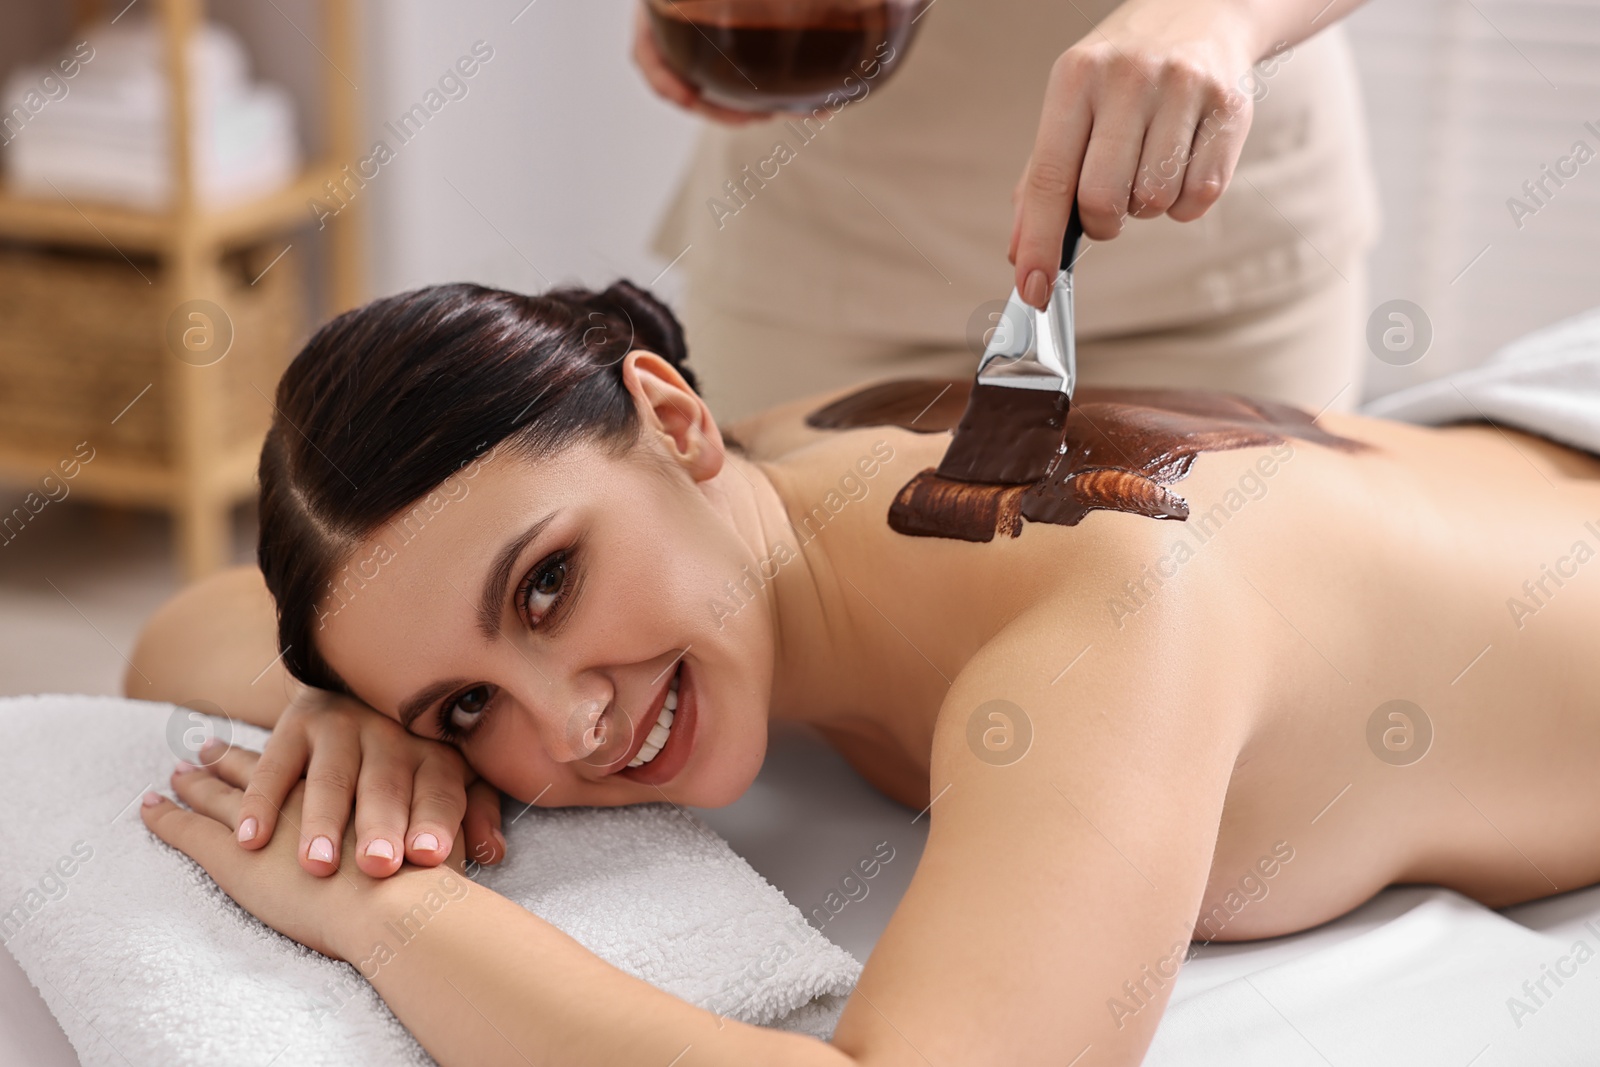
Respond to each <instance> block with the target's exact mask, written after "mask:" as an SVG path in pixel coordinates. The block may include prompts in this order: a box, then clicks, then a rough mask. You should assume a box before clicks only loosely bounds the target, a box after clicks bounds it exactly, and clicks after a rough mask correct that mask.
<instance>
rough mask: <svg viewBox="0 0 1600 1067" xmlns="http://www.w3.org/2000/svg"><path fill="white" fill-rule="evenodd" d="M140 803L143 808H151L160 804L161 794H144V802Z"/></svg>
mask: <svg viewBox="0 0 1600 1067" xmlns="http://www.w3.org/2000/svg"><path fill="white" fill-rule="evenodd" d="M141 803H142V804H144V806H145V807H147V808H153V807H155V806H156V805H157V804H159V803H161V794H160V793H146V794H145V795H144V800H143V801H141Z"/></svg>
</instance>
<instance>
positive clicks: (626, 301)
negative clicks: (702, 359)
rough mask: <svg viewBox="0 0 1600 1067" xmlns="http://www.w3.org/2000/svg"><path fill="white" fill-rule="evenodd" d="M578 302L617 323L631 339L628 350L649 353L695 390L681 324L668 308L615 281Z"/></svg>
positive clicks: (621, 280)
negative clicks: (633, 349) (647, 351)
mask: <svg viewBox="0 0 1600 1067" xmlns="http://www.w3.org/2000/svg"><path fill="white" fill-rule="evenodd" d="M579 302H580V303H582V304H583V305H584V306H585V307H587V308H588V309H590V310H592V311H599V312H601V313H603V314H610V315H613V316H615V317H616V318H618V319H620V320H621V324H622V325H625V327H626V329H627V330H628V331H629V333H628V336H630V337H631V338H632V345H631V346H630V347H632V348H645V349H649V350H650V351H651V352H654V353H655V354H656V355H658V356H660V357H661V358H662V359H664V360H666V361H667V362H668V363H671V364H672V365H673V366H674V367H676V368H677V369H678V373H679V374H682V375H683V378H684V381H686V382H688V383H689V386H690V388H693V389H698V388H699V384H698V383H697V382H696V381H695V376H694V371H692V370H690V369H689V367H688V366H687V365H686V363H687V361H688V359H689V350H688V346H687V345H686V344H685V343H684V338H683V324H682V323H681V322H679V321H678V317H677V316H676V315H674V314H673V313H672V309H671V308H669V307H667V305H665V304H663V303H662V302H661V301H660V300H657V299H656V298H655V297H654V296H653V295H651V294H650V293H649V292H648V291H646V290H644V289H641V288H639V286H637V285H635V284H633V283H632V282H630V281H628V280H627V279H626V278H619V279H617V280H616V281H615V282H613V283H612V284H611V285H610V286H608V287H607V288H606V289H605V291H604V292H599V293H584V294H583V297H582V299H581V300H580V301H579Z"/></svg>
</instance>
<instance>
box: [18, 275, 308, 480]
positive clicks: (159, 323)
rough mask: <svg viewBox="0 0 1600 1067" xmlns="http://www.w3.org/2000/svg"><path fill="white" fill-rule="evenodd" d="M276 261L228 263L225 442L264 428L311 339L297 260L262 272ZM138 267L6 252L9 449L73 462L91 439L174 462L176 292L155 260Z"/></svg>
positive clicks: (115, 452) (222, 299)
mask: <svg viewBox="0 0 1600 1067" xmlns="http://www.w3.org/2000/svg"><path fill="white" fill-rule="evenodd" d="M274 254H276V250H275V249H271V248H260V249H251V250H247V251H244V252H239V253H235V254H232V255H230V256H228V257H227V258H225V259H224V260H223V261H222V292H221V294H220V295H219V296H218V297H217V298H216V302H217V304H219V305H220V306H221V307H222V308H224V309H225V310H226V312H227V315H228V317H229V319H231V321H232V324H233V343H232V346H231V347H230V348H229V349H228V351H227V354H226V355H225V356H224V357H223V358H222V359H220V360H219V361H217V362H216V363H214V364H212V365H211V366H210V367H209V368H208V372H209V373H215V374H217V375H218V376H219V377H220V379H221V386H220V389H219V390H218V394H219V396H220V407H221V411H220V412H219V413H218V415H217V417H216V418H215V419H214V420H213V425H214V426H215V427H216V428H217V433H218V440H217V441H216V442H215V443H216V445H218V446H219V447H224V448H226V447H228V446H237V445H240V444H241V443H242V442H244V441H245V440H247V439H258V438H259V437H260V435H261V434H262V433H263V432H264V431H265V429H266V427H267V424H268V422H269V421H270V417H271V412H272V407H271V404H270V402H269V400H268V398H269V397H271V396H272V394H273V389H274V387H275V386H276V384H277V381H278V376H279V375H280V374H281V373H282V372H283V368H284V367H285V366H287V364H288V361H289V359H290V358H292V356H293V355H294V352H295V349H296V348H297V346H298V345H299V344H300V343H301V342H302V341H303V339H304V329H305V326H304V319H305V312H304V298H303V289H302V286H301V283H300V276H299V272H298V270H297V268H296V264H295V262H294V259H295V257H294V256H293V255H290V256H285V257H283V258H282V259H281V260H279V261H278V262H277V263H273V264H272V266H271V269H270V270H267V271H266V273H265V274H264V275H262V274H260V272H261V271H262V270H263V269H265V268H266V267H267V265H268V264H269V263H271V262H272V256H273V255H274ZM135 262H136V263H137V269H135V267H133V266H131V265H130V264H129V262H128V261H127V260H125V259H123V258H122V257H121V256H118V255H107V256H101V255H91V254H84V253H81V252H66V251H44V250H37V249H6V248H0V447H5V446H11V447H14V448H22V449H27V450H29V451H36V450H43V451H46V452H60V453H61V454H63V455H65V454H70V452H71V450H72V446H73V445H74V444H75V443H76V442H79V441H82V440H85V439H89V440H92V441H93V442H94V447H95V449H96V452H97V454H104V455H112V456H116V457H118V458H120V459H126V460H130V461H142V462H146V463H158V464H167V463H170V462H171V461H172V459H173V457H172V454H171V453H172V449H171V448H170V442H171V439H172V434H173V431H172V429H171V427H172V426H173V425H174V421H175V420H174V419H172V418H171V417H170V414H171V413H170V412H169V407H168V397H169V393H170V389H169V387H168V384H167V382H168V379H167V371H168V367H167V364H168V363H169V362H170V361H172V360H174V359H177V358H178V357H177V356H176V355H174V354H173V351H172V349H171V348H170V347H169V344H168V339H167V337H168V319H169V317H171V315H172V312H173V309H172V308H170V307H168V306H167V305H168V303H169V302H170V290H168V289H167V288H166V287H165V286H164V285H163V284H162V281H163V279H162V275H161V270H162V268H161V266H160V265H159V264H158V263H157V262H155V261H154V260H149V259H145V260H137V261H135ZM141 274H142V276H141ZM258 275H260V277H259V279H258V280H256V282H255V284H254V285H252V284H250V282H251V280H252V279H256V278H257V276H258ZM146 279H148V281H147V280H146ZM146 386H150V388H149V390H148V391H145V392H144V395H143V396H140V393H141V391H143V390H145V387H146ZM135 397H139V399H138V402H137V403H134V404H133V405H132V406H131V407H129V406H128V405H129V403H130V402H131V401H133V400H134V398H135ZM119 413H120V414H119ZM113 420H115V421H113Z"/></svg>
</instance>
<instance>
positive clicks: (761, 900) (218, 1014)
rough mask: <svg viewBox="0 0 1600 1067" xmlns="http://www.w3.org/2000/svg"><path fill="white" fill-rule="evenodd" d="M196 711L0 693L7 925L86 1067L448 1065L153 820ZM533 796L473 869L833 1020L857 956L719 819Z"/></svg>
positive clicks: (732, 1001) (714, 976)
mask: <svg viewBox="0 0 1600 1067" xmlns="http://www.w3.org/2000/svg"><path fill="white" fill-rule="evenodd" d="M188 715H189V712H188V711H187V709H174V708H173V707H172V705H169V704H155V703H147V702H144V701H135V700H122V699H117V698H111V697H90V696H61V695H51V696H36V697H16V698H11V699H6V700H0V812H4V813H5V814H4V818H3V819H0V855H3V856H4V857H5V861H4V863H3V864H0V938H3V939H4V940H5V944H6V947H7V948H8V949H9V950H10V951H11V953H12V955H14V956H15V957H16V958H17V961H18V962H19V963H20V964H21V965H22V968H23V970H24V971H26V972H27V975H28V977H29V979H30V980H31V981H32V982H33V984H34V985H35V986H36V987H37V988H38V989H39V991H40V993H41V994H42V995H43V997H44V1000H45V1002H46V1003H47V1004H48V1005H49V1006H50V1010H51V1011H52V1012H53V1013H54V1014H55V1016H56V1018H57V1019H58V1020H59V1021H60V1023H61V1027H62V1029H63V1030H65V1031H66V1034H67V1036H68V1038H69V1039H70V1040H71V1041H72V1044H73V1047H74V1048H75V1049H76V1050H77V1052H78V1055H79V1057H80V1058H81V1059H82V1062H83V1063H84V1065H85V1067H98V1065H101V1064H104V1065H106V1067H113V1065H115V1067H129V1065H130V1064H131V1065H134V1067H144V1065H146V1064H150V1065H158V1067H187V1065H195V1067H200V1065H206V1067H210V1065H214V1064H236V1063H237V1064H243V1063H261V1064H264V1063H267V1062H269V1061H271V1062H273V1063H274V1065H275V1067H288V1065H291V1064H317V1065H321V1064H326V1065H329V1067H351V1065H363V1064H373V1065H378V1064H385V1065H388V1064H416V1065H425V1064H430V1063H432V1062H433V1061H432V1059H431V1058H430V1057H429V1056H428V1055H427V1054H426V1053H425V1052H424V1051H423V1050H422V1048H421V1046H419V1045H418V1044H417V1043H416V1041H415V1040H414V1039H413V1038H412V1037H411V1035H410V1034H409V1033H408V1032H407V1031H406V1030H405V1028H404V1027H403V1026H401V1025H400V1023H399V1022H398V1020H396V1019H395V1018H394V1016H393V1015H392V1014H391V1013H390V1012H389V1010H388V1008H387V1007H386V1006H385V1005H384V1004H383V1002H382V1000H381V999H380V998H379V997H378V996H377V994H376V993H375V992H374V991H373V989H372V987H371V986H370V985H368V984H367V983H366V982H365V981H364V980H362V979H361V978H360V976H359V974H358V972H357V971H356V970H355V968H353V967H351V966H349V965H348V964H344V963H339V962H335V961H333V960H329V959H327V958H325V957H323V956H320V955H318V954H317V953H315V952H313V951H311V950H310V949H307V948H304V947H302V946H300V945H297V944H296V943H294V942H293V941H291V940H290V939H288V938H286V937H283V936H281V935H280V934H278V933H276V932H275V931H273V930H272V929H271V928H269V927H267V926H265V925H264V924H262V923H260V922H258V921H257V920H256V919H255V918H254V917H252V916H251V915H250V914H249V913H248V912H246V911H245V910H244V909H242V908H240V907H239V906H238V905H237V904H235V903H234V902H233V901H232V900H231V899H230V898H229V897H228V896H227V895H226V894H225V893H223V892H222V890H221V889H220V888H218V887H217V885H216V883H215V882H213V881H212V880H211V878H210V877H209V876H208V875H207V874H206V873H205V871H204V870H203V869H202V868H201V867H200V866H199V865H198V864H196V863H194V862H193V861H192V860H190V859H189V858H188V857H186V856H184V855H183V854H182V853H180V852H178V851H176V850H174V849H172V848H170V847H168V846H167V845H166V844H164V843H163V842H161V841H160V840H159V839H158V838H156V837H155V836H154V835H153V834H151V833H150V832H149V831H148V830H147V829H146V828H145V826H144V824H143V822H142V821H141V820H140V817H139V810H138V809H139V798H140V797H141V796H142V795H143V794H144V791H145V790H146V789H147V788H154V789H156V790H158V791H168V790H167V779H168V776H169V775H170V773H171V770H172V765H173V761H174V757H173V750H172V748H171V747H169V743H168V741H167V740H166V737H167V733H168V730H169V724H171V723H173V722H174V720H176V723H177V728H178V729H179V730H180V731H181V729H182V728H183V727H184V726H186V725H187V723H188ZM211 721H215V720H211ZM264 737H265V732H264V731H261V730H258V729H256V728H254V727H249V726H244V727H238V728H236V729H235V733H234V741H235V742H236V743H244V744H247V745H251V746H255V745H258V744H259V742H260V741H261V740H262V739H263V738H264ZM520 809H521V806H520V805H516V804H514V803H513V804H511V806H510V810H509V811H508V812H507V814H506V820H507V827H506V837H507V840H508V844H509V854H508V857H507V859H506V861H505V863H504V864H503V865H502V866H500V867H498V868H484V869H482V870H481V871H480V872H479V874H478V876H477V879H476V880H477V881H478V882H480V883H481V884H483V885H486V886H489V887H490V888H492V889H494V890H495V891H496V892H499V893H501V894H503V895H505V896H507V897H509V898H511V899H512V900H515V901H516V902H518V903H519V904H522V905H523V906H524V907H526V908H528V909H529V910H530V911H533V912H534V913H536V914H538V915H540V916H541V917H543V918H545V919H546V920H548V921H550V922H551V923H553V924H555V925H556V926H558V927H560V928H561V929H563V930H565V931H566V932H567V933H568V934H570V935H572V936H573V937H575V938H576V939H577V940H579V941H580V942H582V943H583V944H584V945H586V946H587V947H589V948H590V949H591V950H592V951H594V952H595V953H596V954H598V955H599V956H601V957H602V958H604V959H606V960H607V961H609V962H610V963H612V964H614V965H615V966H617V967H619V968H621V969H622V970H624V971H626V972H628V973H629V974H632V975H635V976H636V977H639V978H642V979H644V980H645V981H648V982H650V983H652V984H654V985H656V986H658V987H660V988H662V989H665V990H667V991H668V992H671V993H674V994H676V995H678V996H680V997H683V998H684V999H686V1000H688V1001H690V1002H692V1003H695V1004H697V1005H699V1006H701V1007H704V1008H707V1009H709V1010H712V1011H716V1012H720V1013H723V1014H725V1015H727V1016H728V1017H730V1018H733V1019H737V1020H740V1021H743V1022H750V1023H756V1024H761V1025H773V1026H778V1027H782V1028H784V1029H789V1030H798V1031H800V1032H803V1033H809V1034H812V1035H814V1036H817V1037H820V1038H824V1039H826V1038H827V1037H828V1036H829V1035H830V1034H831V1033H832V1031H833V1027H834V1025H835V1023H837V1021H838V1016H839V1012H840V1011H841V1010H842V1008H843V1006H844V1000H845V998H846V997H847V996H848V995H849V992H850V990H851V989H852V988H854V985H855V981H856V978H857V977H858V976H859V974H860V969H861V965H860V964H859V963H858V962H857V961H856V960H855V959H854V958H853V957H851V956H850V955H849V954H848V953H847V952H845V951H844V950H843V949H841V948H839V947H838V946H837V945H834V944H833V943H832V942H830V941H828V940H827V939H826V938H825V937H823V936H822V934H821V933H819V932H818V931H816V930H815V929H813V928H812V927H811V926H809V925H808V924H807V923H806V921H805V919H804V917H803V916H802V915H801V914H800V911H799V909H797V908H796V907H794V905H792V904H791V903H789V901H787V900H786V899H785V898H784V897H783V895H782V894H781V893H780V892H779V891H778V890H777V889H775V888H773V887H772V886H771V885H770V884H769V883H768V882H767V881H766V880H765V879H763V878H762V877H761V876H760V875H759V874H757V873H756V872H755V871H754V870H753V869H752V868H751V867H750V866H749V865H748V864H746V863H745V862H744V861H743V860H742V859H740V858H739V857H738V856H737V855H735V854H734V853H733V851H732V850H731V849H729V848H728V846H727V844H726V843H725V842H724V841H723V840H722V839H721V838H720V837H717V836H716V835H715V834H714V833H713V832H712V831H711V830H710V829H709V828H708V827H706V825H705V824H704V823H703V822H701V821H700V820H698V819H696V818H694V817H693V816H692V815H690V814H689V813H687V812H682V811H679V810H677V809H675V808H674V807H672V806H671V805H667V804H649V805H639V806H634V807H628V808H620V809H603V808H572V809H541V808H533V809H530V810H528V811H527V812H526V813H525V814H522V815H521V816H520V817H519V818H516V819H515V821H514V822H513V821H512V817H513V816H516V815H517V814H518V812H519V810H520ZM446 906H448V905H446ZM280 1050H282V1051H281V1055H278V1058H277V1059H276V1060H274V1059H273V1056H274V1055H275V1054H278V1053H279V1052H280Z"/></svg>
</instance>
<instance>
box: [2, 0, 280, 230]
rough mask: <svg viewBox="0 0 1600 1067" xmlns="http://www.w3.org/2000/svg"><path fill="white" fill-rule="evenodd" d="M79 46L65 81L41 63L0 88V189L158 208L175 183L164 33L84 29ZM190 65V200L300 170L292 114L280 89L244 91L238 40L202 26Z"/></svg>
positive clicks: (238, 195)
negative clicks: (0, 149)
mask: <svg viewBox="0 0 1600 1067" xmlns="http://www.w3.org/2000/svg"><path fill="white" fill-rule="evenodd" d="M87 40H88V44H89V47H90V48H91V49H92V52H87V51H86V52H84V53H82V54H83V55H84V56H85V58H82V59H79V60H78V61H77V62H76V65H75V68H74V69H75V73H74V75H73V76H72V77H70V78H68V77H65V76H63V75H62V74H60V73H59V72H58V71H57V68H56V67H55V65H54V64H49V63H47V64H44V65H41V66H30V67H23V68H20V69H18V70H16V71H14V72H13V73H12V74H11V76H10V77H9V78H7V79H6V81H5V83H4V88H3V89H0V112H4V115H5V117H6V119H7V121H8V122H9V123H10V126H9V127H8V128H7V129H6V130H5V131H4V136H0V141H3V142H6V150H5V152H4V153H3V156H4V162H5V169H6V180H7V182H8V184H9V185H10V186H11V187H12V189H13V191H15V192H17V193H21V194H23V195H29V196H39V197H54V196H56V195H58V194H60V195H65V196H67V197H69V198H75V197H79V196H83V197H87V198H92V199H96V200H103V201H109V202H114V203H120V204H126V205H130V206H134V207H141V208H160V207H163V206H165V204H166V202H167V199H168V197H169V196H170V194H171V188H172V182H171V176H170V170H171V168H170V163H171V152H170V150H169V148H168V130H169V119H170V114H169V112H170V105H169V100H168V95H169V94H168V84H167V74H166V69H165V40H164V38H163V36H162V32H161V27H160V26H159V25H158V24H157V23H156V21H155V20H152V19H148V18H147V19H139V18H138V17H136V16H134V17H129V18H128V19H126V20H123V21H122V22H121V23H119V24H117V25H104V24H102V25H97V26H95V27H93V28H91V29H90V30H89V31H88V35H87ZM74 47H75V46H74ZM72 51H73V50H72V49H68V52H72ZM189 61H190V62H189V70H190V83H189V86H190V109H189V110H190V123H189V129H190V137H191V140H192V144H191V159H192V165H193V169H194V181H195V189H196V192H197V195H198V196H199V197H200V198H201V199H202V200H204V201H206V202H207V203H210V204H213V205H217V204H223V203H227V202H230V201H236V200H240V199H244V198H248V197H252V196H258V195H262V194H265V193H268V192H271V191H273V190H275V189H277V188H280V187H281V186H283V185H285V184H287V183H288V182H289V181H291V180H292V179H293V178H294V176H295V174H296V173H297V172H298V170H299V169H300V163H301V156H300V147H299V140H298V137H297V135H296V132H295V121H294V108H293V105H292V103H291V101H290V100H289V97H288V95H287V94H286V93H285V92H284V91H283V90H281V89H279V88H277V87H276V86H270V85H257V86H253V85H251V84H250V80H249V64H248V59H247V57H246V53H245V49H244V45H243V44H242V43H241V42H240V40H239V39H238V36H237V35H236V34H235V33H234V32H233V31H232V30H230V29H228V28H227V27H225V26H222V25H220V24H217V23H207V24H204V25H202V26H200V27H199V28H198V29H197V32H196V33H195V35H194V37H193V38H192V39H191V42H190V51H189ZM13 109H14V110H13Z"/></svg>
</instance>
